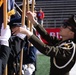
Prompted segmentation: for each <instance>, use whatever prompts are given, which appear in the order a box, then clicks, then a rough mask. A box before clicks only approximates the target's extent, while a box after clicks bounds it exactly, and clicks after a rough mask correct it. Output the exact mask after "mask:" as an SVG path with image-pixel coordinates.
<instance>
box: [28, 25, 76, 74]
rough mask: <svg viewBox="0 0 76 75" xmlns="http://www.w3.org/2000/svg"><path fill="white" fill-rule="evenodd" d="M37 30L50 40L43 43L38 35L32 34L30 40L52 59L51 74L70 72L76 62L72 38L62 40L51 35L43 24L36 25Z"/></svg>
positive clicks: (75, 51)
mask: <svg viewBox="0 0 76 75" xmlns="http://www.w3.org/2000/svg"><path fill="white" fill-rule="evenodd" d="M35 28H36V30H37V31H38V32H39V33H40V35H41V36H42V37H43V38H44V39H45V40H46V41H47V42H48V44H49V45H46V44H44V43H42V42H41V41H40V40H39V39H38V38H37V37H35V36H34V35H32V36H31V37H30V38H29V41H30V42H31V43H32V44H33V45H34V46H35V47H36V48H37V49H38V50H39V51H40V52H41V53H43V54H45V55H47V56H49V57H50V58H51V59H50V63H51V64H50V75H64V74H65V73H67V72H69V71H70V69H71V68H72V66H73V65H74V64H75V59H76V49H75V43H74V41H73V40H72V39H69V40H65V41H61V40H58V39H57V38H53V37H52V36H50V35H49V34H48V33H47V32H46V31H45V29H44V28H43V27H41V25H38V24H36V25H35Z"/></svg>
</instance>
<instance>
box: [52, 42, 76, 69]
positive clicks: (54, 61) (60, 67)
mask: <svg viewBox="0 0 76 75" xmlns="http://www.w3.org/2000/svg"><path fill="white" fill-rule="evenodd" d="M72 44H73V47H74V50H73V54H72V56H71V58H70V59H69V61H68V62H67V63H66V64H65V65H63V66H58V65H57V64H56V60H55V58H53V63H54V65H55V66H56V67H57V68H59V69H62V68H65V67H66V66H67V65H68V64H69V63H70V62H71V61H72V59H73V57H74V55H75V44H74V43H73V42H72Z"/></svg>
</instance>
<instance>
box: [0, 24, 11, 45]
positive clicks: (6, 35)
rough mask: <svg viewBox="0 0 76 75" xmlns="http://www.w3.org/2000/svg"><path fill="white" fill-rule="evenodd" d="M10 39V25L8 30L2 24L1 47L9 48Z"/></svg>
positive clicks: (7, 27)
mask: <svg viewBox="0 0 76 75" xmlns="http://www.w3.org/2000/svg"><path fill="white" fill-rule="evenodd" d="M10 37H11V30H10V27H9V25H7V26H6V28H5V29H4V25H3V24H2V28H1V35H0V41H1V45H6V46H9V43H8V40H9V38H10Z"/></svg>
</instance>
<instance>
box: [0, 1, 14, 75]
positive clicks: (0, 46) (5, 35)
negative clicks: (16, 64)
mask: <svg viewBox="0 0 76 75" xmlns="http://www.w3.org/2000/svg"><path fill="white" fill-rule="evenodd" d="M7 3H8V6H7V12H8V19H9V20H10V17H11V15H13V14H15V11H14V8H13V5H14V0H7ZM3 4H4V0H0V75H3V73H4V70H5V67H6V64H7V61H8V58H9V54H10V51H11V49H10V47H9V38H10V36H11V31H10V27H9V26H8V25H7V26H6V28H5V29H4V24H3Z"/></svg>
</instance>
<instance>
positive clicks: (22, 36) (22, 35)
mask: <svg viewBox="0 0 76 75" xmlns="http://www.w3.org/2000/svg"><path fill="white" fill-rule="evenodd" d="M22 27H23V28H26V26H25V25H24V26H22ZM16 36H18V37H19V38H21V39H22V40H23V39H24V38H25V37H26V35H25V34H22V33H18V34H17V35H16Z"/></svg>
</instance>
